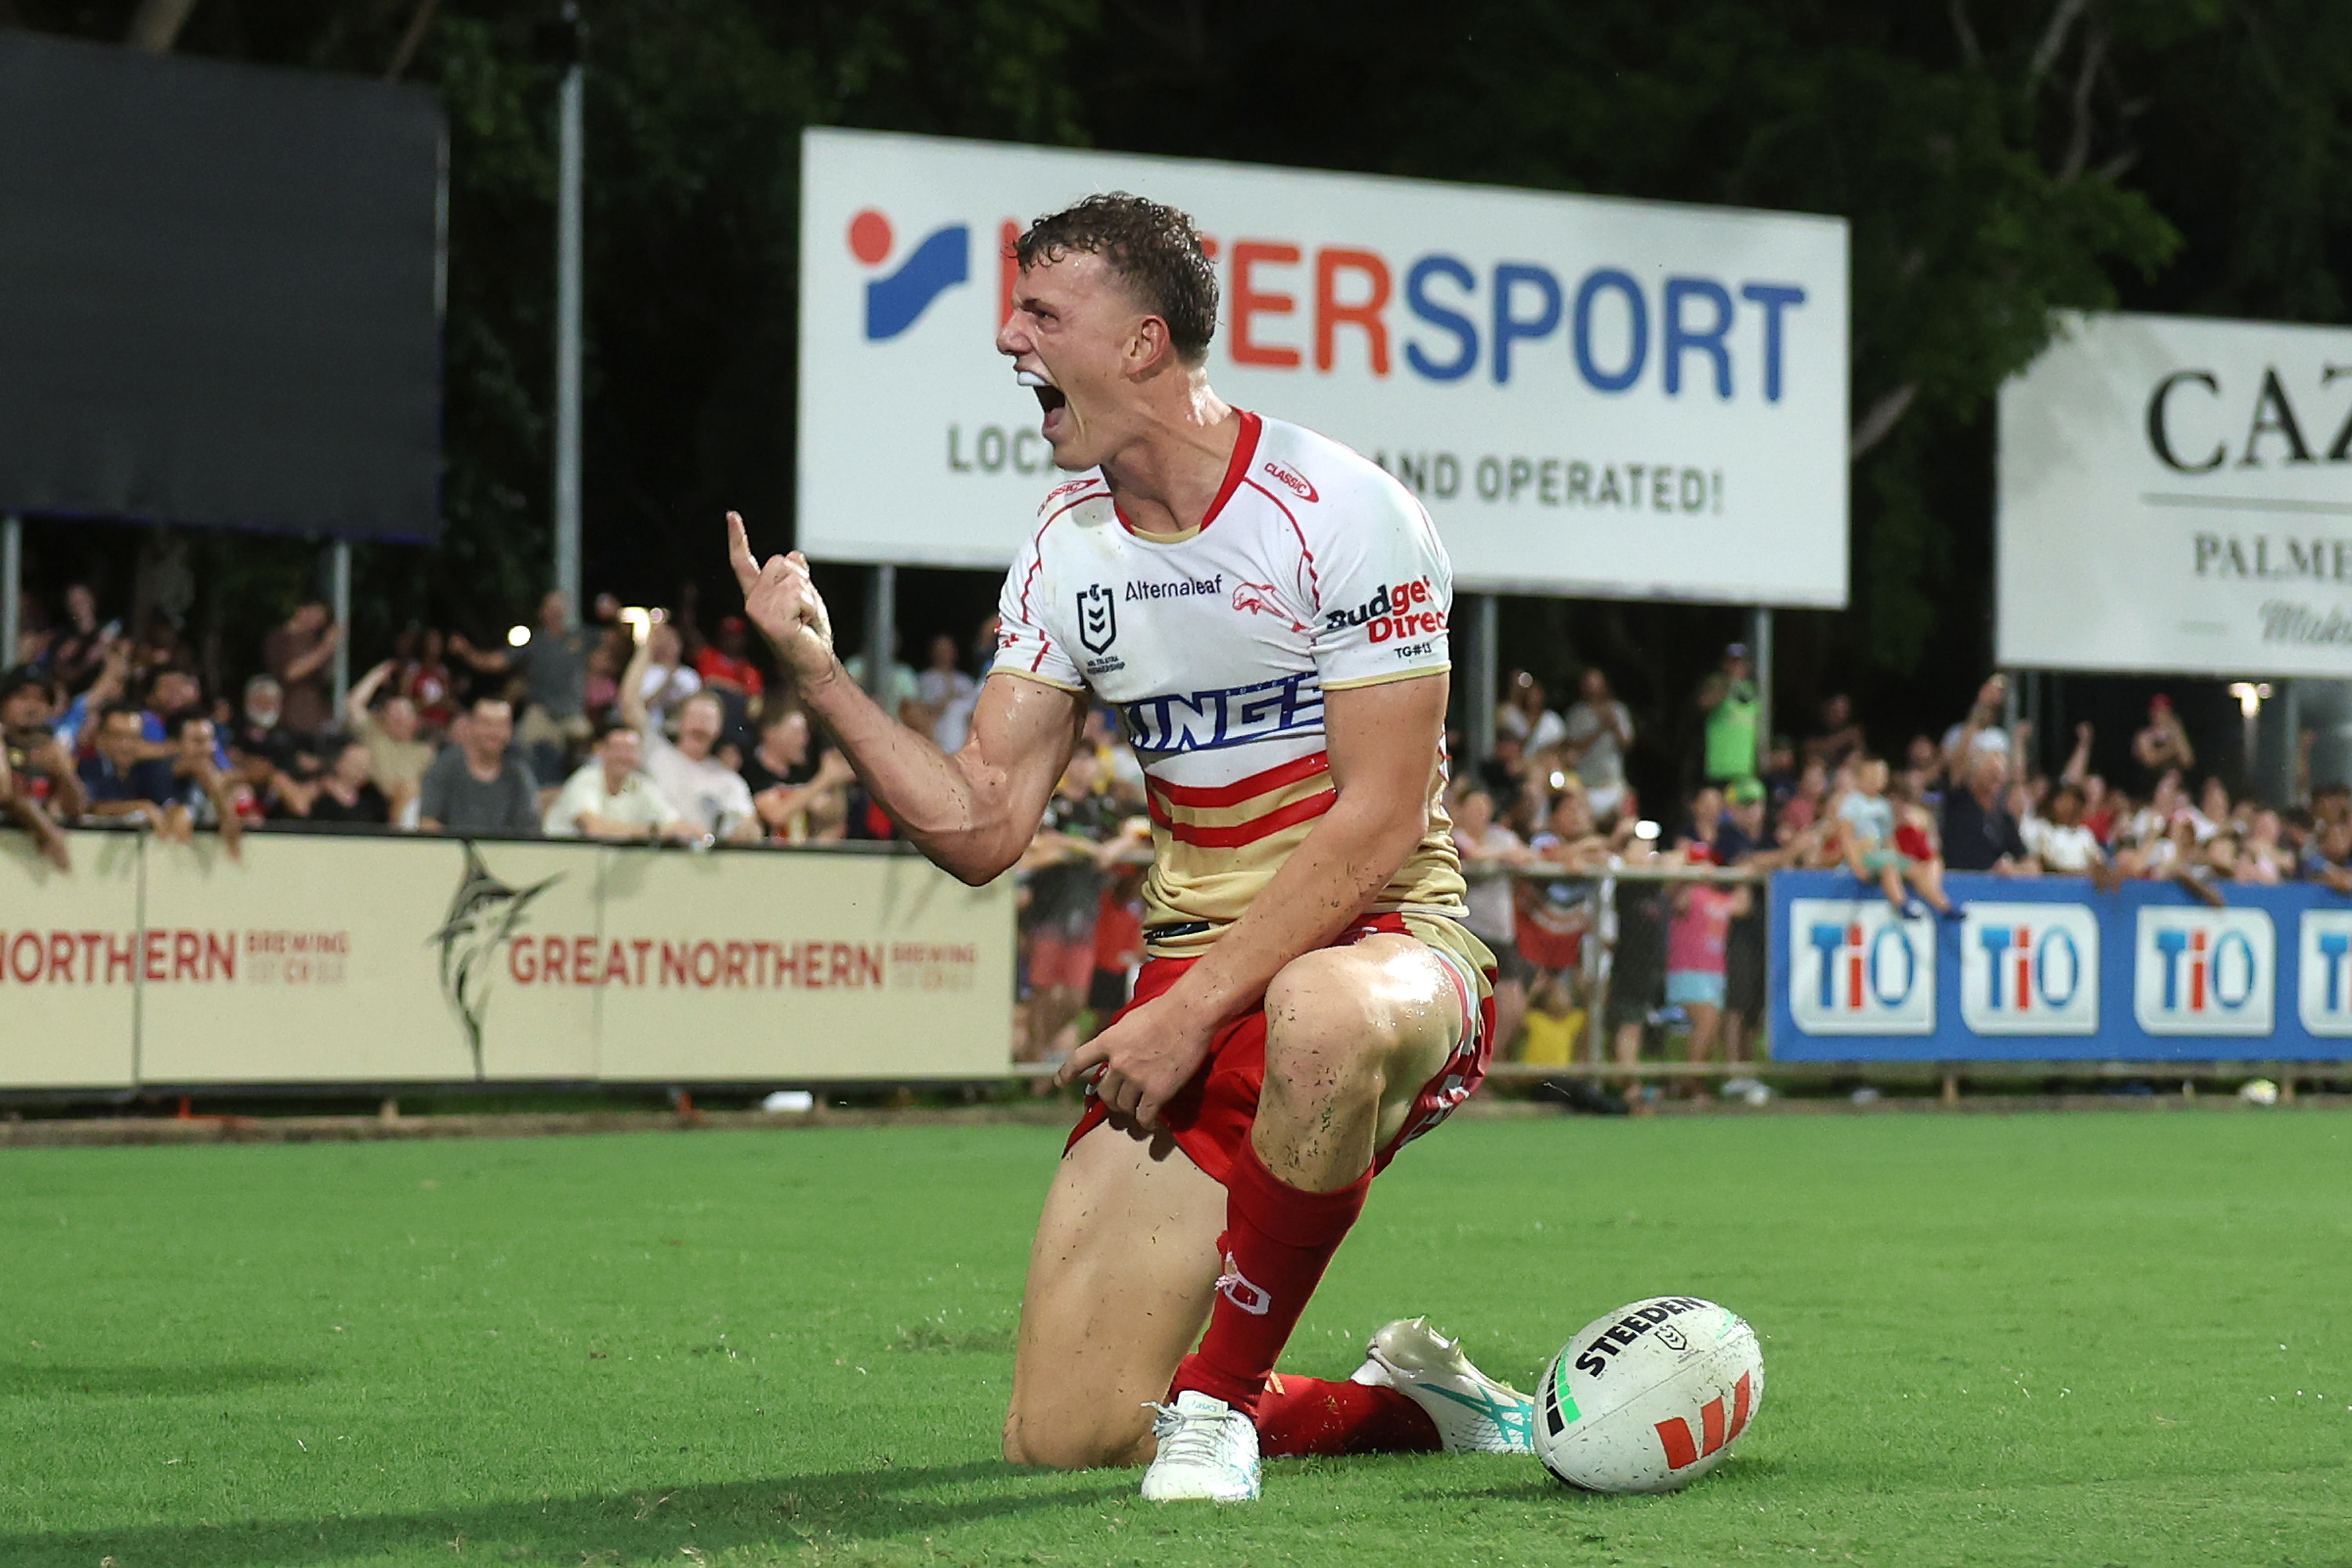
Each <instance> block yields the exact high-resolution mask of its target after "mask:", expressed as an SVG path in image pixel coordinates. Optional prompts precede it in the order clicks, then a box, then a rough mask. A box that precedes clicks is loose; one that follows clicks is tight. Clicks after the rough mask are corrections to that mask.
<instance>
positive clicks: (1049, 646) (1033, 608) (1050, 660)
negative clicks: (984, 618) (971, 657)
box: [988, 530, 1087, 691]
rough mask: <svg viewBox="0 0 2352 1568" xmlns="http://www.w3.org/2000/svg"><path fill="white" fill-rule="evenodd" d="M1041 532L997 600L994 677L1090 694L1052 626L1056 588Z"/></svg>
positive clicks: (1008, 576)
mask: <svg viewBox="0 0 2352 1568" xmlns="http://www.w3.org/2000/svg"><path fill="white" fill-rule="evenodd" d="M1044 540H1045V532H1044V531H1043V530H1040V531H1038V533H1037V534H1036V535H1035V536H1034V537H1033V538H1032V539H1031V540H1030V541H1029V542H1028V544H1027V545H1026V546H1025V547H1024V549H1023V550H1022V552H1021V553H1020V554H1019V555H1018V556H1016V557H1015V558H1014V559H1013V570H1012V571H1010V572H1008V573H1006V574H1004V590H1003V593H1001V594H999V595H997V600H996V659H995V662H994V663H992V664H991V665H990V666H989V667H988V673H989V674H991V675H1017V676H1019V677H1020V678H1021V679H1024V680H1035V681H1042V682H1043V683H1044V684H1045V685H1047V686H1056V687H1059V688H1061V689H1063V690H1065V691H1084V690H1085V689H1087V683H1086V678H1085V677H1084V676H1082V675H1080V674H1079V673H1078V667H1077V666H1076V664H1074V663H1073V662H1071V659H1070V656H1069V655H1068V654H1067V653H1066V652H1065V651H1063V649H1064V644H1063V641H1062V638H1061V637H1060V635H1059V634H1058V633H1057V632H1056V631H1055V629H1053V628H1052V627H1049V626H1047V625H1046V620H1047V613H1046V606H1047V603H1048V595H1050V593H1051V591H1052V590H1051V585H1050V584H1047V583H1046V582H1045V558H1044V555H1043V553H1042V548H1043V543H1044Z"/></svg>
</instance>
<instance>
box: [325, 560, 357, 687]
mask: <svg viewBox="0 0 2352 1568" xmlns="http://www.w3.org/2000/svg"><path fill="white" fill-rule="evenodd" d="M327 579H328V584H329V589H328V591H329V592H330V593H331V595H333V597H334V607H335V666H334V668H335V712H336V713H337V715H339V717H338V718H337V719H336V722H337V723H341V722H342V720H341V717H340V715H341V712H342V710H343V699H344V698H346V697H349V696H350V695H351V694H352V542H351V541H350V540H348V539H338V540H336V541H335V542H334V546H333V548H332V549H331V551H330V552H328V557H327Z"/></svg>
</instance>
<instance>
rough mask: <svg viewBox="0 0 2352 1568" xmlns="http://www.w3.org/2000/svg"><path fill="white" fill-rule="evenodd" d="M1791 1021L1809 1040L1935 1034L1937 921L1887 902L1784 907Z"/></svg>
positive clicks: (1795, 902) (1810, 902)
mask: <svg viewBox="0 0 2352 1568" xmlns="http://www.w3.org/2000/svg"><path fill="white" fill-rule="evenodd" d="M1788 942H1789V1016H1790V1019H1791V1020H1792V1021H1793V1022H1794V1023H1795V1024H1796V1026H1797V1027H1798V1028H1800V1029H1802V1030H1803V1031H1804V1032H1805V1033H1806V1034H1809V1035H1927V1034H1932V1033H1934V1032H1935V1028H1936V921H1935V919H1934V917H1932V916H1925V915H1923V916H1921V917H1919V918H1917V919H1916V920H1904V919H1901V918H1899V917H1898V916H1897V915H1896V914H1895V911H1894V910H1892V909H1891V908H1889V907H1888V905H1887V903H1886V900H1884V899H1791V900H1790V901H1789V936H1788Z"/></svg>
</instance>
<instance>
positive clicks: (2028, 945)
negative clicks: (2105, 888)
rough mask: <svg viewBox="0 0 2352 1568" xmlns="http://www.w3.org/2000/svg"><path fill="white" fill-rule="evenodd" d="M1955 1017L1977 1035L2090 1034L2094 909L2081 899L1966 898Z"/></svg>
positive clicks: (2094, 1001)
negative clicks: (1975, 900)
mask: <svg viewBox="0 0 2352 1568" xmlns="http://www.w3.org/2000/svg"><path fill="white" fill-rule="evenodd" d="M1960 1021H1961V1022H1962V1023H1964V1024H1966V1025H1967V1026H1969V1028H1970V1029H1971V1030H1973V1031H1974V1032H1975V1033H1977V1034H1979V1035H2093V1034H2096V1033H2097V1032H2098V1028H2099V921H2098V917H2097V916H2095V915H2094V914H2093V913H2092V912H2091V911H2090V910H2089V909H2088V908H2087V907H2085V906H2084V905H2082V904H2040V903H2034V904H2027V903H2017V904H1995V903H1970V904H1969V905H1967V906H1966V907H1965V909H1964V911H1963V913H1962V915H1961V919H1960Z"/></svg>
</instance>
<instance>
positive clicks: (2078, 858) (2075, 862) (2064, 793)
mask: <svg viewBox="0 0 2352 1568" xmlns="http://www.w3.org/2000/svg"><path fill="white" fill-rule="evenodd" d="M2083 812H2084V799H2083V788H2082V786H2081V785H2080V784H2060V785H2059V786H2058V790H2057V793H2056V794H2054V795H2052V796H2051V797H2050V815H2049V816H2030V817H2028V818H2026V819H2025V822H2024V823H2023V825H2022V826H2021V827H2020V829H2019V832H2020V834H2021V837H2023V838H2024V839H2025V847H2026V848H2027V849H2029V850H2031V851H2032V854H2033V858H2035V859H2037V860H2039V861H2041V862H2042V869H2043V870H2045V871H2049V872H2053V873H2055V874H2057V875H2059V876H2065V877H2095V876H2098V875H2099V874H2101V873H2102V872H2104V871H2105V869H2106V867H2107V853H2106V851H2105V850H2104V849H2102V848H2100V847H2099V840H2098V836H2097V835H2096V834H2094V833H2093V832H2092V831H2091V830H2090V829H2089V828H2088V827H2086V826H2084V825H2083Z"/></svg>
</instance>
